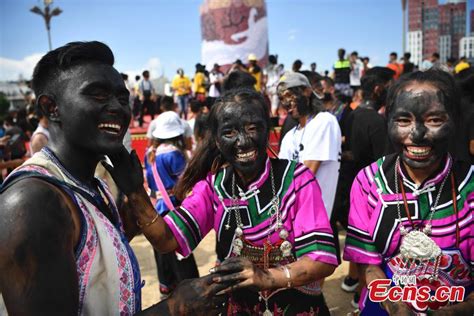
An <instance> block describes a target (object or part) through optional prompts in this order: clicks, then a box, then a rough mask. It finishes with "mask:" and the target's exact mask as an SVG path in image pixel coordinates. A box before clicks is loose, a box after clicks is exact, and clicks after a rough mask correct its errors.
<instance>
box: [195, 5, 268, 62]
mask: <svg viewBox="0 0 474 316" xmlns="http://www.w3.org/2000/svg"><path fill="white" fill-rule="evenodd" d="M200 11H201V33H202V48H201V51H202V63H203V64H204V65H206V68H207V69H212V66H213V65H214V64H215V63H217V64H219V65H221V66H223V68H224V70H225V69H226V68H227V67H226V66H228V65H231V64H232V63H233V62H234V61H236V60H237V59H240V60H241V61H242V62H243V63H244V64H246V63H247V59H248V56H249V54H255V55H256V56H257V60H258V64H259V65H260V66H264V65H265V64H266V62H267V57H268V26H267V10H266V6H265V1H264V0H204V2H203V4H202V5H201V8H200Z"/></svg>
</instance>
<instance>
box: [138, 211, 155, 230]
mask: <svg viewBox="0 0 474 316" xmlns="http://www.w3.org/2000/svg"><path fill="white" fill-rule="evenodd" d="M159 216H160V215H158V213H157V214H156V216H155V217H154V218H153V219H152V220H151V221H150V222H148V223H145V224H140V222H139V221H138V220H137V226H138V228H140V229H141V228H145V227H148V226H150V225H153V224H154V223H155V222H156V221H157V220H158V217H159Z"/></svg>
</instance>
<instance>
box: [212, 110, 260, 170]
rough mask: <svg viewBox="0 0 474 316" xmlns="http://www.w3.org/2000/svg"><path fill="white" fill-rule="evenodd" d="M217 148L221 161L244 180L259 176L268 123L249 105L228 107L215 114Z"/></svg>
mask: <svg viewBox="0 0 474 316" xmlns="http://www.w3.org/2000/svg"><path fill="white" fill-rule="evenodd" d="M217 120H218V127H217V145H218V147H219V150H220V152H221V154H222V156H223V157H224V159H225V160H226V161H227V162H229V163H230V164H231V165H232V166H233V167H234V168H235V169H236V170H237V171H238V172H240V173H241V174H242V175H244V177H245V178H247V179H251V178H253V177H254V176H255V175H257V174H259V173H261V172H263V168H264V166H265V161H266V158H267V153H266V148H267V143H268V125H267V124H268V123H267V121H266V118H265V116H264V114H263V113H262V110H261V108H260V107H258V106H257V105H255V104H252V103H243V104H242V103H241V104H239V103H232V104H228V105H226V106H224V107H223V109H222V110H221V111H220V112H219V113H217Z"/></svg>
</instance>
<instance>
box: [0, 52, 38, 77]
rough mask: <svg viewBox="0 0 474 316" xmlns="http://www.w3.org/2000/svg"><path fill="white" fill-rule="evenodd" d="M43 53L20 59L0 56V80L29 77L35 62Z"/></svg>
mask: <svg viewBox="0 0 474 316" xmlns="http://www.w3.org/2000/svg"><path fill="white" fill-rule="evenodd" d="M43 55H44V54H43V53H35V54H32V55H29V56H26V57H25V58H23V59H21V60H16V59H9V58H4V57H0V80H1V81H4V80H18V79H19V78H23V79H31V76H32V75H33V69H34V68H35V65H36V63H37V62H38V61H39V60H40V59H41V57H43Z"/></svg>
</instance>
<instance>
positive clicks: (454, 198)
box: [344, 70, 474, 315]
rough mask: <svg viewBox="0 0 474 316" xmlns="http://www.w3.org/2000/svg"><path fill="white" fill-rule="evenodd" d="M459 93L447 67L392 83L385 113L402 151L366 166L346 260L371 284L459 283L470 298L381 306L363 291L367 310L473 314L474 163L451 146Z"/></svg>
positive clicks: (354, 196)
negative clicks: (458, 156) (386, 281)
mask: <svg viewBox="0 0 474 316" xmlns="http://www.w3.org/2000/svg"><path fill="white" fill-rule="evenodd" d="M456 96H457V94H456V90H455V86H454V82H453V79H452V77H451V76H450V75H449V74H447V73H445V72H442V71H434V70H432V71H426V72H416V73H411V74H409V75H407V76H405V77H402V78H401V79H400V80H399V81H398V82H397V83H395V84H394V85H393V86H392V87H391V89H390V91H389V95H388V99H387V112H386V113H387V117H388V131H389V137H390V140H391V142H392V144H393V146H394V148H396V150H397V152H396V153H395V154H392V155H388V156H385V157H383V158H381V159H379V160H378V161H377V162H374V163H373V164H371V165H369V166H368V167H366V168H364V169H363V170H361V171H360V172H359V174H358V175H357V178H356V181H354V184H353V186H352V191H351V209H350V213H349V227H348V234H347V239H346V248H345V251H344V259H346V260H349V261H352V262H356V263H359V264H362V265H363V270H364V271H363V273H362V275H364V276H365V280H366V284H370V282H371V281H373V280H375V279H390V278H391V279H392V286H393V285H399V284H400V283H398V284H395V282H396V280H400V277H401V279H403V278H404V277H409V278H412V280H413V279H416V286H418V287H421V286H427V287H428V288H429V289H430V290H431V291H433V292H434V291H435V290H436V289H437V288H439V287H440V286H448V287H451V286H460V287H463V288H464V289H465V296H464V302H461V303H459V304H456V305H452V304H453V303H449V302H448V301H444V302H440V301H436V300H435V301H424V300H422V299H421V298H419V297H416V298H415V299H414V300H412V301H411V302H409V303H407V302H402V301H398V302H393V301H389V300H386V301H385V302H383V303H382V307H383V309H385V310H383V309H382V308H381V306H380V305H379V304H375V303H373V302H371V301H369V300H368V298H367V296H365V297H366V299H365V301H361V302H360V306H361V307H362V313H361V314H362V315H386V314H387V313H388V314H390V315H408V314H410V315H412V314H413V313H415V312H417V313H428V312H433V313H437V312H438V313H440V314H443V315H448V314H449V315H454V314H459V315H461V314H462V315H466V314H472V312H473V311H474V294H473V293H471V290H472V287H473V281H472V277H471V273H472V262H473V261H474V251H473V249H474V244H473V238H472V237H473V231H474V225H473V221H472V211H473V208H474V207H473V205H474V204H473V202H474V167H473V166H471V165H469V164H466V163H464V162H460V161H456V158H455V157H453V156H452V155H451V154H450V153H449V150H448V147H449V144H450V142H452V135H453V133H454V126H455V121H456V117H457V115H456V108H457V105H458V104H457V102H458V101H457V97H456ZM433 292H432V293H431V294H433ZM362 297H364V294H363V295H362ZM461 300H462V299H461ZM445 313H446V314H445ZM433 315H434V314H433Z"/></svg>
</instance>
